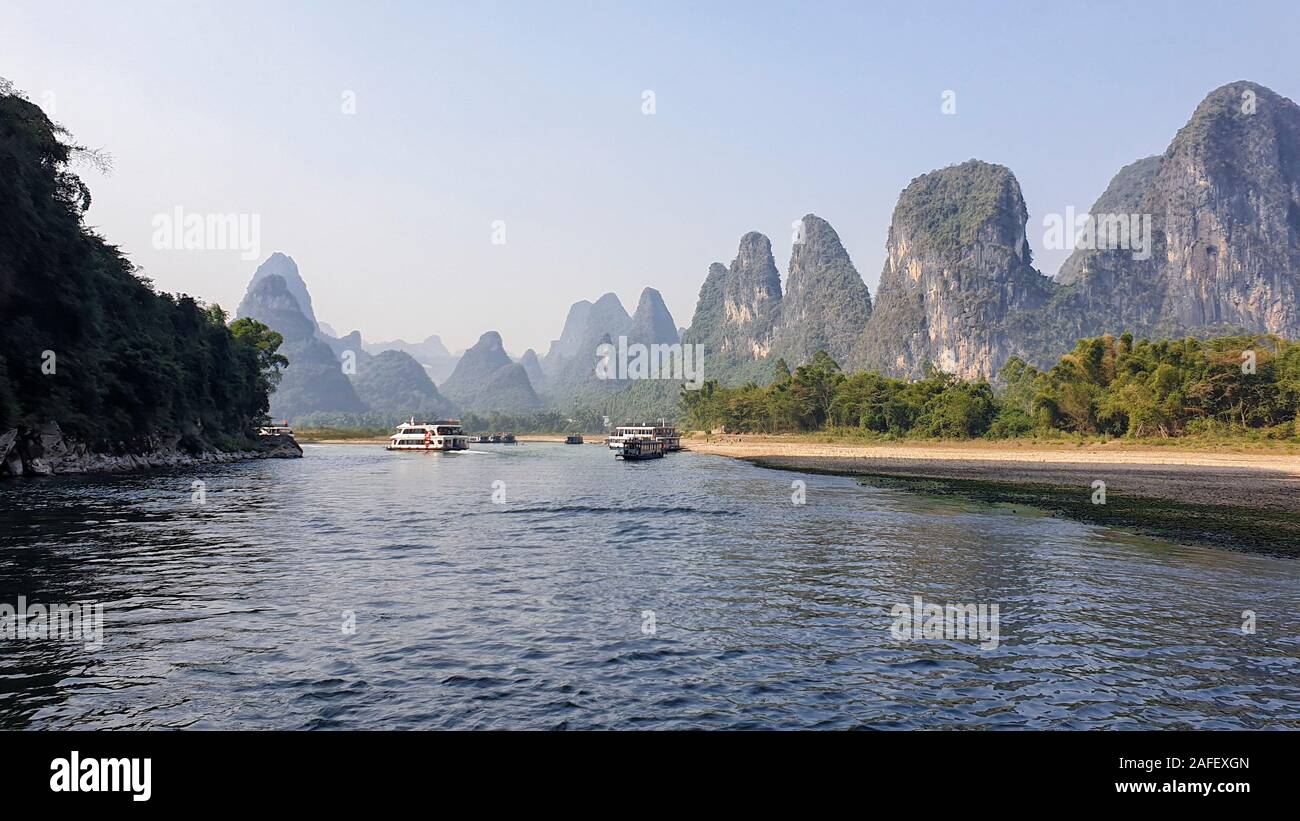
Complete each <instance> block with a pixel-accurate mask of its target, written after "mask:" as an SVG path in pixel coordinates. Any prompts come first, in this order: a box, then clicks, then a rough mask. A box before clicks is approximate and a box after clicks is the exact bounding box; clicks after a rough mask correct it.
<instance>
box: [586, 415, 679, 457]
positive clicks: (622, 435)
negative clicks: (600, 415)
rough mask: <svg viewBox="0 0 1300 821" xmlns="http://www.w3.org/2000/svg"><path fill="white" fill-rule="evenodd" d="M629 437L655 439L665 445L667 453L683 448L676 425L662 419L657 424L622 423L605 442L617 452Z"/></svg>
mask: <svg viewBox="0 0 1300 821" xmlns="http://www.w3.org/2000/svg"><path fill="white" fill-rule="evenodd" d="M629 439H653V440H655V441H656V442H659V443H660V444H662V445H663V446H664V452H665V453H671V452H672V451H675V450H681V449H682V437H681V434H679V433H678V432H677V428H676V426H674V425H670V424H668V423H667V422H665V421H664V420H662V419H660V420H659V423H658V424H656V425H645V424H641V425H620V426H618V427H617V428H614V433H613V435H611V436H609V437H608V438H606V439H605V444H606V445H607V446H608V447H609V449H610V450H612V451H614V452H615V453H617V452H618V451H620V450H622V448H623V443H624V442H625V441H627V440H629Z"/></svg>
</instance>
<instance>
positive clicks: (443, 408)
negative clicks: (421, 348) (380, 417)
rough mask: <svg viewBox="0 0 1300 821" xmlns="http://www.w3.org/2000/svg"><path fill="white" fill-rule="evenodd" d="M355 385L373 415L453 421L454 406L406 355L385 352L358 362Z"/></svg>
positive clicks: (418, 364)
mask: <svg viewBox="0 0 1300 821" xmlns="http://www.w3.org/2000/svg"><path fill="white" fill-rule="evenodd" d="M351 378H352V385H353V387H354V388H356V391H357V393H358V395H360V396H364V397H365V401H366V404H367V405H369V406H370V409H371V410H373V411H382V412H386V413H393V414H398V415H401V414H408V413H413V414H416V415H420V414H423V415H426V416H430V417H432V416H439V417H444V418H445V417H450V416H454V415H455V413H456V407H455V405H454V404H453V403H452V402H450V401H449V400H447V399H446V398H445V397H444V396H443V395H442V394H441V393H439V392H438V389H437V388H436V387H435V386H434V384H433V380H431V379H429V375H428V374H427V373H425V370H424V368H423V367H422V366H421V365H420V363H419V362H416V361H415V358H414V357H412V356H411V355H410V354H408V353H406V352H405V351H391V350H390V351H383V352H381V353H379V354H378V355H376V356H367V357H366V359H365V360H358V362H357V372H356V374H355V375H353V376H352V377H351Z"/></svg>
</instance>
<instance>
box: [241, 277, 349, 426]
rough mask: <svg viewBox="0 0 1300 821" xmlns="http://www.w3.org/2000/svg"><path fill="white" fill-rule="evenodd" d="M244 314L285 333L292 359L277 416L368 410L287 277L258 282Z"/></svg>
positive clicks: (278, 393) (274, 398)
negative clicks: (294, 295)
mask: <svg viewBox="0 0 1300 821" xmlns="http://www.w3.org/2000/svg"><path fill="white" fill-rule="evenodd" d="M238 315H239V316H249V317H252V318H253V319H256V320H258V321H259V322H262V323H264V324H266V325H267V326H268V327H270V328H271V329H272V330H275V331H279V332H280V333H281V334H282V335H283V336H284V345H283V346H282V347H281V348H280V353H282V354H284V355H285V356H286V357H287V358H288V359H289V366H288V367H287V368H285V369H284V371H283V372H282V374H283V375H282V378H281V380H280V384H279V386H278V387H277V388H276V390H275V392H274V393H273V394H271V416H273V417H276V418H282V419H293V418H294V417H297V416H301V415H303V414H307V413H312V412H316V411H334V412H342V413H357V412H360V411H364V410H366V405H365V403H363V402H362V401H361V399H360V397H358V396H357V393H356V391H355V390H354V389H353V387H352V383H351V382H350V381H348V377H347V376H346V375H344V373H343V367H342V364H341V363H340V361H339V359H338V358H337V357H336V356H335V354H334V351H333V350H331V348H330V346H329V345H328V344H327V343H326V342H325V341H324V340H322V339H321V338H320V337H319V336H317V335H316V326H315V323H313V322H310V321H309V320H308V319H307V318H306V317H305V316H303V314H302V312H301V311H299V310H298V303H297V300H295V299H294V297H293V295H292V294H291V293H290V292H289V289H288V287H287V285H286V283H285V281H284V279H283V278H281V277H280V276H278V275H275V274H271V275H267V276H263V277H262V278H261V279H260V280H258V281H256V282H255V283H253V284H252V285H251V286H250V287H249V290H248V293H247V294H246V295H245V296H244V299H243V301H242V302H241V303H240V304H239V312H238ZM358 350H360V347H359V346H358ZM362 355H364V352H362Z"/></svg>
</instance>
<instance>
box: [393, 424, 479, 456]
mask: <svg viewBox="0 0 1300 821" xmlns="http://www.w3.org/2000/svg"><path fill="white" fill-rule="evenodd" d="M468 447H469V437H468V436H466V435H465V431H464V429H463V428H461V426H460V422H459V421H458V420H456V419H439V420H438V421H436V422H416V421H415V417H414V416H412V417H411V421H409V422H406V423H404V424H401V425H398V426H397V432H396V433H394V434H393V435H392V436H391V437H389V439H388V445H387V446H385V448H384V449H385V450H418V451H436V450H442V451H446V450H465V449H467V448H468Z"/></svg>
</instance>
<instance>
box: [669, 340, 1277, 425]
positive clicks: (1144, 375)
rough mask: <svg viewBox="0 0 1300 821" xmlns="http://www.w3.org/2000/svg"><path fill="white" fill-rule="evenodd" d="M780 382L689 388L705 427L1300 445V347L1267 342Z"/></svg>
mask: <svg viewBox="0 0 1300 821" xmlns="http://www.w3.org/2000/svg"><path fill="white" fill-rule="evenodd" d="M774 370H775V379H774V380H773V381H772V382H771V383H770V384H768V385H759V384H757V383H756V382H749V383H747V384H744V385H741V386H738V387H734V388H727V387H723V386H721V385H720V384H719V383H717V382H715V381H710V382H706V383H705V384H704V386H703V387H702V388H701V389H700V390H697V391H683V392H682V404H683V410H684V412H685V417H686V422H687V424H688V425H689V426H690V427H691V428H693V429H698V430H706V431H709V430H726V431H728V432H750V433H789V432H809V431H821V430H828V429H842V430H843V429H850V430H856V431H861V432H864V433H870V434H877V435H881V436H887V437H892V438H957V439H968V438H974V437H988V438H1003V437H1014V436H1035V435H1052V434H1058V435H1059V434H1060V433H1062V432H1065V433H1076V434H1090V435H1105V436H1127V437H1175V436H1185V435H1193V434H1225V435H1242V434H1246V433H1247V432H1251V433H1252V434H1254V435H1260V436H1264V437H1267V438H1300V344H1297V343H1294V342H1289V341H1287V340H1285V339H1282V338H1279V337H1276V336H1272V335H1245V336H1224V337H1217V338H1213V339H1197V338H1186V339H1167V340H1146V339H1143V340H1139V341H1135V340H1134V339H1133V336H1132V335H1131V334H1123V335H1121V336H1119V337H1115V336H1110V335H1107V336H1101V337H1094V338H1089V339H1081V340H1079V341H1078V343H1077V344H1076V346H1075V348H1074V350H1072V351H1071V352H1069V353H1067V354H1065V355H1064V356H1062V357H1061V358H1060V360H1059V361H1058V362H1057V363H1056V364H1055V365H1053V366H1052V367H1051V368H1050V369H1049V370H1047V371H1040V370H1039V369H1037V368H1035V367H1034V366H1033V365H1030V364H1028V363H1026V362H1025V361H1024V360H1022V359H1020V358H1018V357H1012V358H1011V359H1010V360H1009V361H1008V362H1007V363H1006V365H1005V366H1004V367H1003V368H1002V370H1001V371H1000V372H999V373H998V376H997V379H996V383H997V385H996V387H995V385H994V384H992V383H990V382H989V381H987V380H983V379H979V380H961V379H958V378H956V377H954V376H952V375H951V374H947V373H943V372H941V371H939V370H937V369H935V368H933V367H932V368H930V370H929V372H928V373H927V375H926V377H925V378H924V379H919V380H914V381H907V380H903V379H896V378H893V377H889V376H885V375H883V374H880V373H875V372H871V371H864V372H859V373H853V374H845V373H843V372H842V371H841V370H840V367H839V365H838V364H836V362H835V361H834V360H833V359H832V358H831V357H830V356H829V355H828V354H826V353H825V352H824V351H820V352H818V353H817V354H816V355H815V356H814V357H813V358H812V359H811V360H810V361H809V362H808V363H807V364H804V365H801V366H799V367H798V368H796V369H794V371H793V372H792V371H791V370H790V368H789V367H788V365H787V364H786V363H785V361H784V360H778V361H777V362H776V363H775V368H774Z"/></svg>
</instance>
